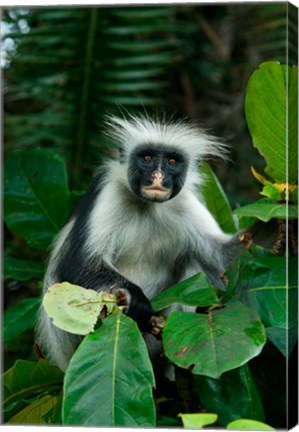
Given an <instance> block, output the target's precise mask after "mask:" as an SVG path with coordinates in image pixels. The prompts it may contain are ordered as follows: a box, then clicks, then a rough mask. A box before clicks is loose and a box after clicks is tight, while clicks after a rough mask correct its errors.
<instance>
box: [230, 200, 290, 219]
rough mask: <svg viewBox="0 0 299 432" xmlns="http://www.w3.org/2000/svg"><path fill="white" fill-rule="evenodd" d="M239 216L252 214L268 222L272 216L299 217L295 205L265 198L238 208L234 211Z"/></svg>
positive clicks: (282, 217)
mask: <svg viewBox="0 0 299 432" xmlns="http://www.w3.org/2000/svg"><path fill="white" fill-rule="evenodd" d="M233 213H234V214H236V215H238V216H251V217H256V218H258V219H260V220H261V221H263V222H268V221H269V220H270V219H272V218H277V219H297V218H298V211H297V207H296V206H294V205H286V204H279V203H276V202H273V201H269V200H267V199H265V198H263V199H261V200H259V201H256V202H255V203H254V204H248V205H247V206H244V207H241V208H237V209H235V210H234V211H233Z"/></svg>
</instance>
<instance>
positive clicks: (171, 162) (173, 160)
mask: <svg viewBox="0 0 299 432" xmlns="http://www.w3.org/2000/svg"><path fill="white" fill-rule="evenodd" d="M176 162H177V161H176V159H174V158H170V159H168V163H169V165H175V164H176Z"/></svg>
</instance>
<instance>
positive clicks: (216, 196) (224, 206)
mask: <svg viewBox="0 0 299 432" xmlns="http://www.w3.org/2000/svg"><path fill="white" fill-rule="evenodd" d="M200 170H201V172H203V173H204V175H205V182H204V183H203V185H202V186H201V192H202V194H203V197H204V200H205V203H206V206H207V208H208V209H209V210H210V212H211V213H212V215H213V216H214V217H215V219H216V221H217V222H218V224H219V225H220V227H221V228H222V229H223V231H224V232H226V233H235V232H236V225H235V222H234V219H233V217H232V211H231V207H230V204H229V201H228V199H227V196H226V195H225V192H224V190H223V188H222V186H221V184H220V182H219V180H218V179H217V177H216V175H215V174H214V173H213V171H212V169H211V167H210V166H209V165H208V164H207V163H204V162H202V163H201V165H200Z"/></svg>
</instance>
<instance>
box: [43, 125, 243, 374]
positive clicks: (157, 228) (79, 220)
mask: <svg viewBox="0 0 299 432" xmlns="http://www.w3.org/2000/svg"><path fill="white" fill-rule="evenodd" d="M108 126H109V127H110V136H111V137H112V138H113V139H114V140H115V141H116V142H117V143H118V144H119V149H120V157H119V160H111V161H109V162H107V164H106V166H105V168H104V170H103V172H102V173H101V174H99V175H97V176H96V177H95V178H94V180H93V182H92V184H91V186H90V188H89V189H88V191H87V193H86V195H85V196H84V197H83V199H82V200H81V202H80V203H79V205H78V206H77V208H76V209H75V210H74V212H73V214H72V215H71V217H70V219H69V221H68V223H67V224H66V225H65V227H64V228H63V229H62V230H61V232H60V233H59V235H58V237H57V239H56V240H55V243H54V246H53V251H52V254H51V256H50V260H49V264H48V268H47V272H46V275H45V281H44V289H43V292H44V293H45V292H46V291H47V289H48V287H50V286H51V285H52V284H54V283H57V282H63V281H68V282H70V283H73V284H77V285H81V286H83V287H86V288H91V289H94V290H104V291H105V290H106V291H107V290H109V288H110V287H111V286H112V285H114V284H115V285H116V286H117V287H118V288H119V289H121V290H122V291H123V292H124V293H125V294H126V298H127V304H128V307H127V309H126V313H127V315H128V316H130V317H132V318H133V319H134V320H135V321H136V322H137V323H138V325H139V326H140V328H141V329H142V330H146V329H147V327H148V325H149V321H150V318H151V316H152V315H153V310H152V307H151V304H150V300H151V299H152V298H153V296H155V295H156V294H158V293H160V292H162V291H164V290H166V289H167V288H168V287H169V286H171V285H173V284H175V283H177V282H179V281H181V280H183V279H186V278H187V277H190V276H192V275H194V274H196V273H198V272H200V271H202V272H204V273H206V275H207V276H208V277H209V278H210V279H211V281H212V282H213V283H216V284H220V283H221V280H220V275H221V274H222V273H223V272H224V270H225V268H226V266H227V265H228V263H229V262H230V261H231V259H232V258H233V257H234V256H235V255H236V254H237V253H238V252H239V251H240V250H241V248H242V244H241V243H240V241H239V238H238V236H231V235H228V234H225V233H223V231H222V230H221V229H220V227H219V226H218V224H217V222H216V221H215V219H214V218H213V216H212V215H211V214H210V212H209V211H208V210H207V208H206V207H205V206H204V205H203V204H202V202H201V201H200V198H199V196H198V188H199V185H200V183H201V182H202V181H203V178H202V176H201V174H200V172H199V170H198V163H199V161H200V160H201V159H202V158H204V157H205V156H220V157H221V156H223V155H224V154H225V147H224V146H223V145H221V144H220V143H218V142H217V140H215V139H214V138H213V137H210V136H208V135H207V134H205V133H204V132H202V131H201V130H199V129H197V128H196V127H195V126H192V125H189V124H187V123H166V122H158V121H154V120H150V119H148V118H136V117H132V118H131V119H130V120H124V119H120V118H116V117H111V118H110V119H109V120H108ZM37 338H38V343H39V345H40V346H41V348H42V350H45V353H46V354H47V355H48V356H49V359H50V360H51V361H53V362H54V363H55V364H56V365H57V366H58V367H59V368H60V369H62V370H65V369H66V368H67V365H68V362H69V360H70V358H71V356H72V354H73V352H74V350H75V349H76V347H77V346H78V344H79V343H80V340H81V338H80V337H79V336H76V335H72V334H69V333H66V332H64V331H62V330H60V329H58V328H56V327H55V326H53V324H52V320H51V319H50V318H49V317H48V316H47V314H46V313H45V311H44V309H43V307H41V310H40V317H39V323H38V329H37Z"/></svg>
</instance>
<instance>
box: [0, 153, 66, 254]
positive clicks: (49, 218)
mask: <svg viewBox="0 0 299 432" xmlns="http://www.w3.org/2000/svg"><path fill="white" fill-rule="evenodd" d="M69 213H70V195H69V190H68V186H67V177H66V171H65V167H64V163H63V161H62V160H61V159H60V158H59V157H58V156H57V155H55V154H53V153H52V152H50V151H47V150H44V149H33V150H28V151H14V152H12V153H11V154H10V155H9V157H8V158H7V160H6V162H5V173H4V219H5V222H6V224H7V226H8V228H9V229H10V230H11V231H12V232H14V233H15V234H17V235H19V236H20V237H22V238H23V239H25V240H26V241H27V242H28V244H29V245H31V246H32V247H34V248H37V249H47V248H48V246H49V244H50V243H51V241H52V240H53V237H54V236H55V234H57V232H58V231H59V229H60V228H61V227H62V226H63V224H64V223H65V222H66V218H67V217H68V215H69Z"/></svg>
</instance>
